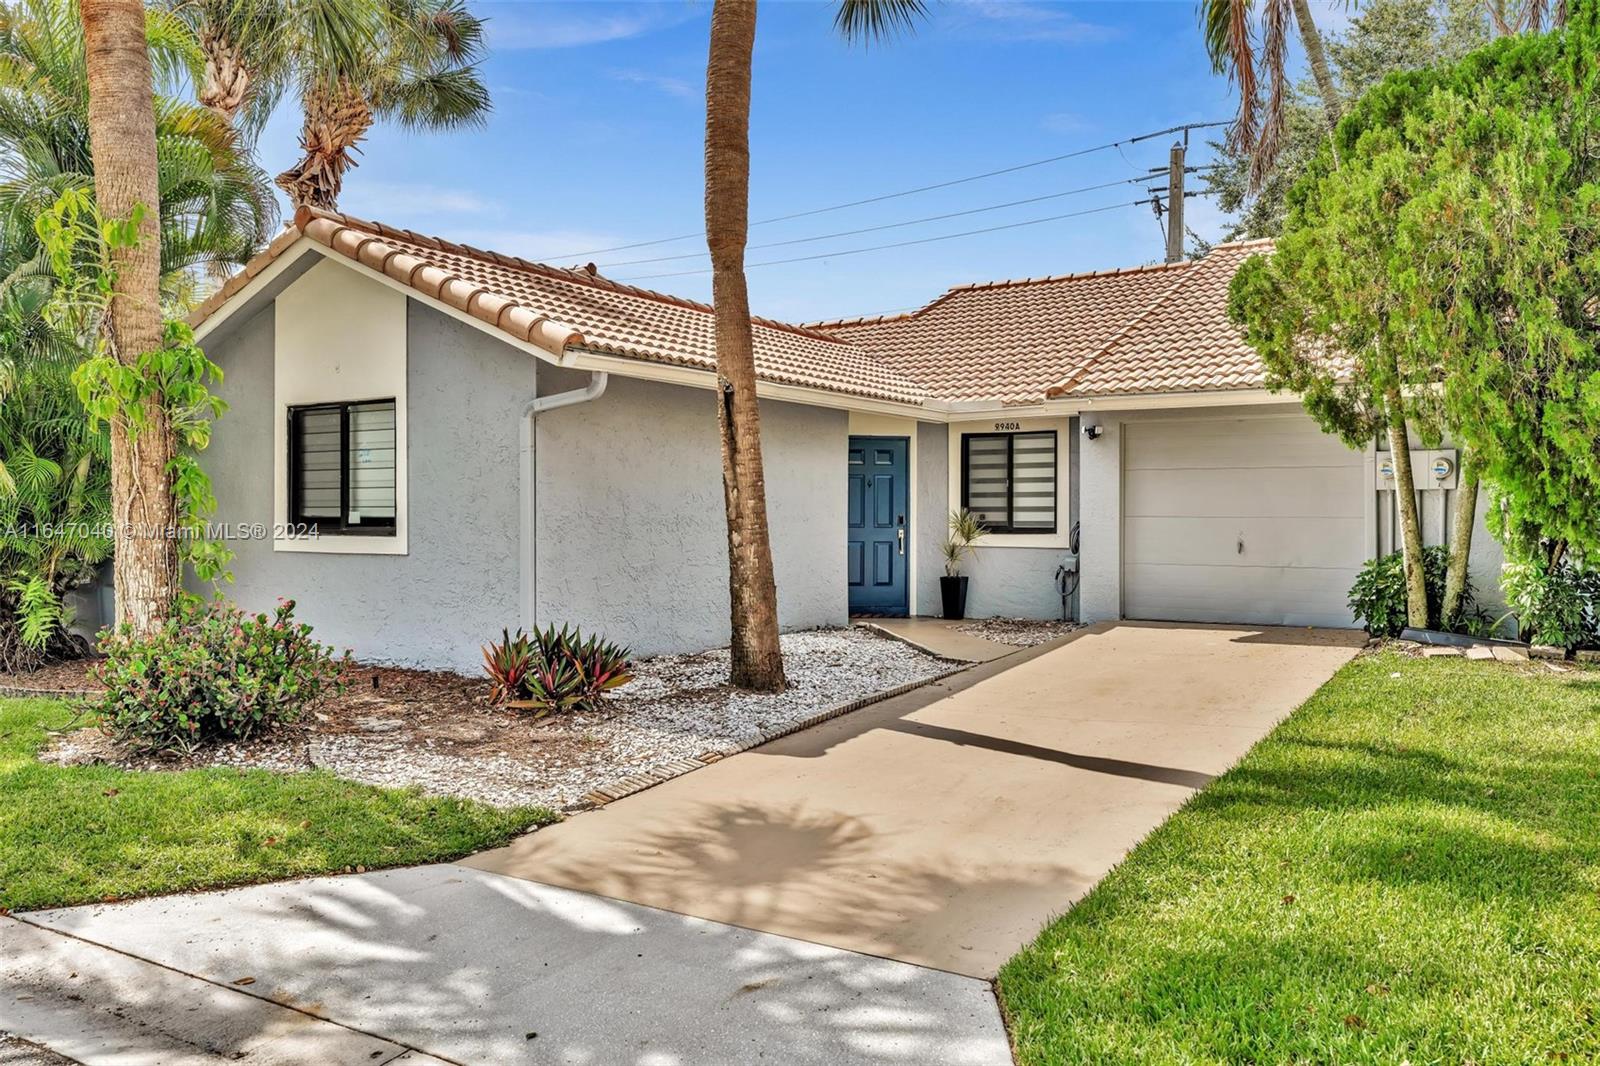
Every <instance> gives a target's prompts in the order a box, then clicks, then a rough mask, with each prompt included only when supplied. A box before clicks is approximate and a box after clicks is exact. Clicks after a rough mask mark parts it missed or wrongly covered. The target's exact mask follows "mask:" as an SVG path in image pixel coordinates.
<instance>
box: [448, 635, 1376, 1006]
mask: <svg viewBox="0 0 1600 1066" xmlns="http://www.w3.org/2000/svg"><path fill="white" fill-rule="evenodd" d="M1363 640H1364V636H1363V635H1362V634H1360V633H1357V632H1351V631H1345V630H1291V629H1277V630H1274V629H1245V628H1235V627H1221V626H1187V625H1160V624H1153V623H1152V624H1122V625H1116V626H1105V625H1102V626H1094V627H1090V628H1089V629H1085V630H1080V631H1079V632H1078V633H1076V634H1073V635H1072V636H1071V637H1068V638H1066V642H1065V643H1058V644H1054V645H1046V646H1044V647H1043V648H1041V649H1035V650H1033V651H1031V652H1022V653H1019V654H1017V655H1015V656H1010V657H1007V658H1005V659H1003V660H999V661H997V662H995V663H990V664H987V665H985V666H980V667H977V668H975V669H973V670H970V671H967V672H966V673H964V674H960V675H957V676H955V677H953V678H950V679H948V680H946V681H943V682H940V683H938V684H936V685H933V686H930V687H927V688H923V689H919V690H917V691H915V692H913V693H909V694H907V695H905V696H902V697H898V698H896V699H893V700H888V701H886V702H884V703H881V704H877V705H875V706H873V707H870V708H867V709H866V710H863V711H858V712H856V713H855V714H851V715H847V716H845V717H843V718H839V719H836V720H834V721H832V722H829V723H826V724H824V725H821V726H818V727H817V728H815V729H810V730H807V731H805V732H803V733H798V734H795V735H794V736H792V737H788V738H786V739H783V740H779V741H776V742H774V743H772V744H768V745H766V746H764V747H761V748H757V749H755V750H753V751H751V752H747V753H745V754H743V755H740V756H738V757H736V758H733V759H728V760H726V761H724V762H720V763H717V764H715V765H713V766H711V767H709V768H707V769H705V770H701V771H698V772H696V773H693V774H689V775H687V776H685V777H680V778H677V779H676V780H673V781H669V782H667V783H666V784H664V785H661V786H658V787H656V788H653V789H650V790H649V791H646V792H642V793H639V794H638V795H636V796H632V797H629V798H627V799H624V800H620V801H618V802H616V803H613V804H610V805H608V806H606V807H605V808H603V809H601V810H600V811H598V812H596V813H593V814H585V815H583V816H582V817H579V818H574V819H572V820H571V821H569V822H566V823H563V824H561V825H557V826H553V827H551V828H549V829H545V830H542V831H540V832H538V833H535V834H533V835H531V836H527V837H524V838H522V839H521V840H519V841H516V842H515V843H513V844H512V845H511V846H510V847H507V848H503V849H500V850H498V851H492V852H488V853H485V854H483V855H479V856H477V857H475V858H473V859H470V860H468V863H469V864H470V865H472V866H474V867H477V868H479V869H483V870H492V871H495V872H497V873H503V874H510V875H513V876H516V877H522V878H528V879H531V880H535V881H540V882H544V883H547V884H554V885H563V886H566V887H568V888H573V889H579V890H582V891H586V892H594V893H598V894H600V895H603V896H608V897H613V898H616V899H623V900H631V901H634V902H636V903H643V904H647V905H649V906H652V907H660V908H663V909H665V910H669V911H675V912H679V913H682V914H692V915H697V916H699V917H702V918H708V919H711V920H713V921H717V922H725V923H728V924H732V925H737V926H743V927H747V928H751V929H762V930H766V931H768V932H773V933H781V934H783V935H784V936H789V937H795V938H798V939H801V940H807V941H812V942H814V943H818V944H828V945H833V946H836V947H842V948H848V949H850V950H852V951H859V952H865V953H868V954H873V955H880V956H883V957H885V958H890V959H897V960H901V961H905V962H912V963H917V964H920V965H924V966H931V967H937V968H939V969H943V970H948V971H951V972H954V973H959V974H967V975H971V976H976V977H983V978H988V977H992V976H993V975H994V974H995V973H996V972H997V971H998V969H999V968H1000V966H1001V964H1002V963H1004V962H1005V960H1006V959H1008V958H1009V957H1010V956H1011V955H1012V954H1013V953H1015V951H1016V950H1017V948H1018V947H1020V946H1021V945H1022V944H1024V943H1026V942H1027V941H1028V940H1029V939H1031V938H1032V937H1033V935H1034V934H1035V933H1037V932H1038V930H1039V929H1040V927H1041V926H1043V925H1044V923H1045V922H1046V921H1048V920H1049V919H1050V918H1051V917H1052V916H1053V915H1055V914H1058V913H1059V912H1061V911H1062V910H1064V909H1065V908H1066V907H1067V906H1068V905H1069V904H1071V903H1072V902H1074V901H1076V900H1077V899H1078V898H1079V897H1081V896H1082V895H1083V894H1084V893H1085V892H1087V891H1088V890H1089V888H1090V887H1092V886H1093V885H1094V883H1095V882H1096V881H1098V880H1099V879H1100V878H1101V877H1102V876H1104V875H1105V873H1106V872H1107V871H1108V870H1109V869H1110V868H1111V867H1112V866H1113V865H1114V864H1116V862H1117V861H1119V860H1120V859H1121V858H1122V856H1123V855H1124V854H1125V853H1126V852H1127V851H1128V849H1129V848H1131V847H1132V846H1133V845H1134V844H1135V843H1137V842H1138V841H1139V840H1140V839H1141V838H1143V837H1144V836H1145V834H1146V833H1148V832H1149V831H1150V830H1151V829H1153V828H1154V827H1155V826H1156V825H1158V824H1160V822H1161V821H1162V820H1163V819H1165V818H1166V817H1167V815H1169V814H1170V813H1172V811H1174V810H1175V809H1177V807H1178V806H1179V805H1181V804H1182V803H1183V802H1184V800H1186V799H1187V798H1188V797H1189V796H1190V795H1191V794H1192V793H1193V792H1194V791H1195V790H1196V789H1198V788H1200V787H1202V786H1203V785H1204V784H1205V783H1206V782H1208V781H1209V780H1210V779H1211V778H1212V776H1214V775H1216V774H1219V773H1221V772H1222V771H1223V770H1225V769H1227V768H1228V767H1229V766H1231V765H1232V764H1233V763H1234V762H1235V761H1237V760H1238V759H1239V757H1240V756H1241V755H1243V754H1244V753H1245V752H1246V751H1247V750H1249V748H1250V746H1251V745H1253V744H1254V743H1255V742H1256V741H1257V740H1259V739H1260V738H1261V737H1262V736H1263V735H1265V734H1266V733H1267V731H1268V730H1270V729H1271V728H1272V726H1273V725H1274V724H1275V723H1276V722H1278V721H1279V720H1280V719H1281V718H1283V717H1284V716H1285V715H1286V714H1288V713H1289V712H1290V711H1291V710H1293V709H1294V708H1295V707H1296V706H1297V705H1298V704H1299V703H1301V702H1302V701H1303V700H1304V699H1305V698H1306V697H1308V696H1310V695H1311V693H1312V692H1314V691H1316V689H1317V687H1318V686H1319V685H1321V684H1322V683H1323V682H1324V681H1326V680H1327V679H1328V678H1329V677H1330V676H1331V675H1332V674H1333V672H1334V671H1335V670H1337V669H1338V668H1339V667H1340V666H1341V665H1342V664H1344V663H1345V662H1346V661H1348V660H1349V659H1350V658H1351V657H1352V656H1353V655H1354V654H1355V652H1356V650H1357V649H1358V648H1359V647H1360V646H1361V644H1362V643H1363Z"/></svg>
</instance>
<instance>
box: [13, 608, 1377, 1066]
mask: <svg viewBox="0 0 1600 1066" xmlns="http://www.w3.org/2000/svg"><path fill="white" fill-rule="evenodd" d="M1360 643H1361V636H1360V634H1356V633H1348V632H1342V631H1317V630H1262V629H1240V628H1226V627H1215V626H1211V627H1207V626H1160V625H1119V626H1114V627H1113V626H1099V627H1092V628H1090V629H1087V630H1084V631H1081V632H1080V633H1077V634H1075V635H1074V636H1073V637H1071V638H1068V640H1067V642H1066V643H1065V644H1058V645H1047V646H1045V647H1043V648H1040V649H1037V650H1035V651H1033V652H1028V653H1021V654H1018V655H1014V656H1010V657H1008V658H1006V659H1003V660H999V661H996V662H994V663H989V664H985V665H983V666H979V667H977V668H975V669H973V670H971V671H968V672H967V673H965V674H962V675H959V676H958V677H955V678H952V679H950V680H948V681H946V682H942V683H940V684H938V685H935V686H932V687H929V688H926V689H922V690H918V691H917V692H915V693H912V694H909V695H907V696H904V697H899V698H896V699H894V700H890V701H886V702H884V703H882V704H878V705H876V706H875V707H872V708H868V709H866V710H863V711H859V712H856V713H855V714H851V715H847V716H845V717H843V718H839V719H836V720H834V721H832V722H830V723H827V724H825V725H823V726H820V727H818V728H815V729H812V730H808V731H806V732H805V733H801V734H796V735H795V736H793V737H790V738H787V739H785V740H782V741H779V742H776V743H773V744H769V745H767V746H765V747H762V748H758V749H756V750H754V751H751V752H748V753H745V754H742V755H738V756H735V757H733V758H730V759H727V760H725V761H723V762H719V763H716V764H714V765H712V766H710V767H707V768H706V769H703V770H699V771H696V772H695V773H692V774H689V775H687V776H685V777H680V778H677V779H675V780H673V781H670V782H668V783H666V784H664V785H661V786H658V787H656V788H653V789H650V790H648V791H646V792H642V793H638V794H637V795H634V796H631V797H629V798H627V799H624V800H619V801H618V802H616V803H613V804H610V805H609V806H607V807H604V808H602V809H601V810H598V811H595V812H593V813H588V814H583V815H581V816H579V817H576V818H573V819H572V820H570V821H568V822H566V823H563V824H561V825H558V826H555V827H552V828H549V829H545V830H541V831H540V832H538V833H535V834H532V835H531V836H528V837H525V838H523V839H522V840H520V841H518V842H517V843H516V844H514V845H513V846H511V847H508V848H504V849H501V850H499V851H494V852H489V853H486V854H483V855H480V856H477V857H476V858H473V859H471V860H468V861H467V862H465V863H462V864H448V863H447V864H441V865H437V866H426V867H418V868H414V869H406V870H390V871H381V872H377V873H368V874H364V875H360V876H352V877H329V878H314V879H310V880H306V881H295V882H278V883H275V884H268V885H260V886H256V887H253V888H242V889H235V890H232V891H228V892H210V893H198V894H192V895H184V896H167V897H161V898H156V899H148V900H139V901H134V902H129V903H117V904H109V905H102V906H89V907H74V908H69V909H64V910H58V911H48V912H35V913H31V914H24V915H19V916H17V917H16V918H5V917H3V916H0V1037H3V1036H4V1033H5V1032H6V1031H8V1030H9V1031H10V1032H12V1033H14V1034H15V1035H16V1036H19V1037H24V1038H27V1039H30V1040H34V1041H37V1042H39V1043H42V1044H45V1045H46V1046H48V1047H51V1048H53V1049H55V1050H58V1051H62V1052H64V1053H66V1054H68V1055H69V1056H71V1058H72V1059H74V1060H79V1061H82V1062H84V1063H86V1064H88V1066H120V1064H132V1063H147V1062H162V1063H168V1064H171V1066H220V1064H222V1063H226V1062H233V1061H238V1060H240V1059H248V1060H249V1061H250V1062H258V1063H262V1064H263V1066H270V1064H277V1063H282V1064H284V1066H288V1064H291V1063H301V1062H317V1063H323V1064H327V1066H381V1064H383V1063H394V1064H395V1066H424V1064H431V1063H443V1062H454V1063H496V1064H501V1063H507V1064H508V1063H521V1062H526V1063H530V1064H532V1063H564V1064H570V1066H601V1064H612V1063H616V1064H619V1066H620V1064H632V1066H663V1064H683V1066H688V1064H691V1063H694V1064H699V1063H744V1062H757V1061H763V1062H783V1063H794V1064H797V1066H804V1064H815V1066H834V1064H845V1063H849V1064H864V1063H872V1064H905V1066H909V1064H913V1063H914V1064H916V1066H1002V1064H1004V1063H1007V1062H1009V1061H1010V1053H1009V1048H1008V1044H1007V1039H1006V1034H1005V1031H1004V1027H1003V1025H1002V1023H1001V1020H1000V1015H999V1010H998V1007H997V1004H996V1003H995V999H994V995H993V993H992V991H991V988H990V985H989V983H988V981H987V978H989V977H991V976H992V975H993V974H994V973H995V971H996V970H997V969H998V968H999V966H1000V965H1001V964H1002V963H1003V962H1004V961H1005V960H1006V959H1007V958H1008V957H1009V956H1010V955H1011V954H1012V953H1013V952H1014V951H1015V950H1016V948H1017V947H1019V946H1020V945H1021V944H1023V943H1024V942H1026V941H1027V940H1028V939H1030V938H1031V937H1032V936H1033V935H1034V934H1035V933H1036V932H1037V931H1038V929H1039V928H1040V926H1042V925H1043V924H1044V923H1045V922H1046V921H1047V920H1048V919H1049V918H1050V917H1051V916H1053V915H1054V914H1056V913H1058V912H1060V911H1061V910H1063V909H1065V908H1066V907H1067V906H1068V905H1069V904H1070V903H1071V902H1073V901H1074V900H1075V899H1077V898H1078V897H1079V896H1081V895H1082V894H1083V893H1084V892H1085V891H1087V890H1088V889H1089V887H1090V886H1092V885H1093V884H1094V882H1095V881H1096V880H1098V879H1099V878H1100V877H1101V876H1102V875H1103V874H1104V873H1105V872H1106V871H1107V870H1108V869H1109V868H1110V867H1111V866H1112V865H1113V864H1114V863H1115V862H1116V861H1117V860H1118V859H1120V858H1121V857H1122V856H1123V854H1124V853H1125V852H1126V851H1127V850H1128V849H1129V848H1130V847H1132V846H1133V844H1135V843H1136V842H1137V841H1138V840H1139V839H1140V838H1141V837H1143V836H1144V835H1145V834H1146V833H1147V832H1148V831H1149V830H1150V829H1151V828H1153V827H1154V826H1155V825H1157V824H1158V823H1159V822H1160V821H1161V820H1162V819H1163V818H1165V817H1166V816H1167V814H1169V813H1170V812H1171V811H1172V810H1173V809H1174V808H1176V807H1177V806H1178V805H1179V804H1181V803H1182V802H1183V801H1184V800H1185V799H1187V798H1188V797H1189V796H1190V795H1191V794H1192V793H1193V792H1194V790H1195V789H1197V788H1199V787H1201V786H1203V785H1204V784H1205V783H1206V782H1207V781H1208V780H1210V778H1211V777H1212V776H1213V775H1215V774H1217V773H1219V772H1221V771H1222V770H1224V769H1225V768H1227V767H1228V766H1229V765H1230V764H1232V763H1233V762H1234V761H1235V760H1236V759H1238V757H1239V756H1240V755H1242V754H1243V753H1244V752H1245V751H1246V750H1247V749H1248V748H1249V747H1250V745H1252V744H1253V743H1255V741H1256V740H1257V739H1259V738H1260V737H1261V736H1262V735H1263V734H1264V733H1266V732H1267V730H1269V729H1270V728H1271V727H1272V725H1273V724H1274V723H1275V722H1277V721H1278V720H1279V719H1280V718H1282V717H1283V716H1284V715H1285V714H1287V713H1288V712H1289V711H1290V710H1292V709H1293V708H1294V707H1295V706H1296V705H1297V704H1299V703H1300V702H1301V701H1302V700H1304V699H1305V698H1306V697H1307V696H1309V695H1310V694H1311V693H1312V692H1313V691H1314V690H1315V689H1316V688H1317V686H1318V685H1320V684H1321V683H1322V682H1323V681H1324V680H1326V679H1327V678H1328V677H1329V676H1330V675H1331V674H1332V673H1333V672H1334V671H1335V670H1336V669H1338V667H1339V666H1340V665H1341V664H1342V663H1344V662H1345V661H1346V660H1348V659H1349V658H1350V657H1351V656H1352V655H1353V654H1354V653H1355V650H1356V648H1357V647H1359V645H1360ZM0 1050H4V1048H0Z"/></svg>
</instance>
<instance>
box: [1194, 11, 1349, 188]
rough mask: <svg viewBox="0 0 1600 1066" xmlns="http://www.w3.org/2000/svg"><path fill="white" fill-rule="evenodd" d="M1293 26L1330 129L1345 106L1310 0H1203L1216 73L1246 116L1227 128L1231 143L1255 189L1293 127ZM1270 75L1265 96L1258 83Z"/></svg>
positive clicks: (1203, 30) (1202, 24)
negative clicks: (1246, 163)
mask: <svg viewBox="0 0 1600 1066" xmlns="http://www.w3.org/2000/svg"><path fill="white" fill-rule="evenodd" d="M1258 9H1259V10H1258ZM1258 18H1259V21H1260V25H1261V33H1260V41H1259V44H1258V42H1257V33H1256V25H1255V23H1256V21H1257V19H1258ZM1291 21H1292V22H1293V23H1294V26H1295V28H1296V29H1297V30H1298V31H1299V34H1300V44H1301V46H1302V47H1303V48H1304V49H1305V52H1306V63H1307V65H1308V66H1309V67H1310V68H1311V77H1312V81H1313V82H1314V83H1315V85H1316V90H1317V96H1318V98H1319V100H1320V101H1321V104H1322V110H1323V122H1322V126H1323V128H1325V129H1331V128H1332V127H1333V126H1334V124H1336V123H1337V122H1338V121H1339V115H1340V113H1341V112H1342V111H1343V108H1344V101H1343V99H1342V98H1341V96H1340V94H1339V90H1338V87H1337V86H1336V85H1335V84H1334V79H1333V72H1332V69H1331V68H1330V67H1329V65H1328V56H1327V50H1326V49H1325V48H1324V47H1323V40H1322V34H1321V32H1319V31H1318V29H1317V25H1316V22H1315V20H1314V19H1313V18H1312V16H1311V5H1310V3H1309V2H1308V0H1260V2H1259V3H1258V2H1257V0H1200V31H1201V36H1202V38H1203V40H1204V41H1205V47H1206V54H1207V55H1208V56H1210V57H1211V67H1212V70H1213V71H1214V72H1216V73H1218V74H1223V73H1226V74H1227V75H1228V77H1229V78H1230V79H1231V80H1232V81H1233V82H1234V84H1235V85H1237V86H1238V87H1239V117H1238V118H1237V119H1236V120H1235V121H1234V123H1233V127H1232V128H1231V129H1230V130H1229V131H1228V143H1229V145H1230V146H1232V147H1233V148H1234V149H1235V150H1236V151H1238V152H1239V153H1241V154H1242V155H1245V156H1246V157H1248V158H1249V160H1250V167H1249V172H1248V173H1249V181H1250V184H1251V185H1252V186H1254V185H1257V184H1259V183H1260V182H1261V181H1263V180H1265V179H1266V177H1267V175H1268V174H1270V173H1271V172H1272V170H1273V165H1274V163H1275V162H1276V161H1277V158H1278V154H1279V152H1280V151H1281V149H1282V147H1283V142H1284V135H1285V131H1286V129H1287V128H1288V109H1289V108H1290V107H1291V106H1292V103H1293V100H1292V97H1293V91H1292V89H1291V87H1290V82H1289V71H1288V63H1289V32H1290V30H1289V24H1290V22H1291ZM1258 53H1259V54H1258ZM1263 72H1264V73H1265V75H1266V81H1267V91H1266V94H1265V96H1263V95H1262V94H1261V90H1260V85H1259V79H1258V75H1259V74H1260V73H1263Z"/></svg>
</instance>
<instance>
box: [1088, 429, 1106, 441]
mask: <svg viewBox="0 0 1600 1066" xmlns="http://www.w3.org/2000/svg"><path fill="white" fill-rule="evenodd" d="M1105 431H1106V427H1105V426H1084V427H1083V435H1084V436H1085V437H1088V438H1089V439H1090V440H1099V439H1100V437H1101V435H1102V434H1104V433H1105Z"/></svg>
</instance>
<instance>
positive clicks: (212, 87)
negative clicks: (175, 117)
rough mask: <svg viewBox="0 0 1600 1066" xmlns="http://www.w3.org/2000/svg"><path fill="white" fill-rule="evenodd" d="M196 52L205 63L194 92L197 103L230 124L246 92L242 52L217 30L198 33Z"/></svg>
mask: <svg viewBox="0 0 1600 1066" xmlns="http://www.w3.org/2000/svg"><path fill="white" fill-rule="evenodd" d="M200 53H201V54H202V55H203V56H205V60H206V65H205V76H204V77H203V78H202V80H201V82H200V90H199V93H198V96H199V99H200V103H201V105H202V106H204V107H208V108H210V109H211V110H212V111H215V112H216V113H217V114H218V115H220V116H222V118H223V120H224V121H225V122H227V123H228V124H229V125H232V124H233V120H234V116H236V115H237V114H238V113H239V108H241V107H243V106H244V101H245V96H246V95H247V94H248V93H249V91H250V68H249V66H248V65H247V64H246V61H245V54H244V49H243V48H241V47H240V46H239V45H237V44H235V43H234V42H233V41H230V40H229V39H228V37H227V35H226V34H224V33H223V32H222V31H221V30H217V29H213V28H210V27H207V28H206V29H205V30H204V31H203V32H202V33H201V34H200Z"/></svg>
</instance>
